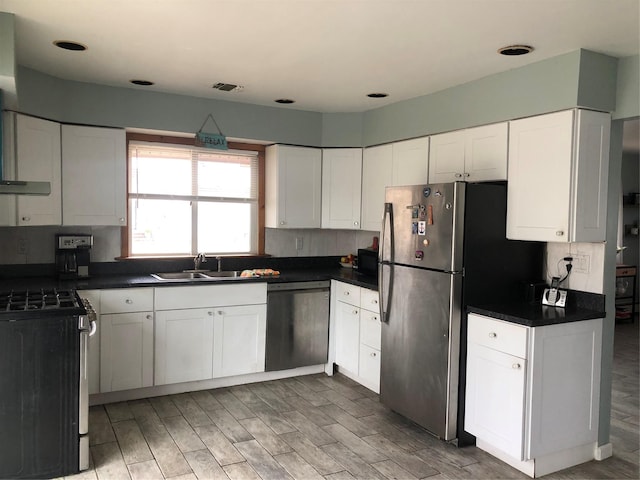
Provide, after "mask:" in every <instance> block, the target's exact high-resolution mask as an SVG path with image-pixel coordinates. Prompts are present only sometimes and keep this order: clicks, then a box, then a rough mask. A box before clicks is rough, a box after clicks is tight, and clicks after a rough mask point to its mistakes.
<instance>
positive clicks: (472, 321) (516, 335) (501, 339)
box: [468, 313, 529, 358]
mask: <svg viewBox="0 0 640 480" xmlns="http://www.w3.org/2000/svg"><path fill="white" fill-rule="evenodd" d="M528 330H529V329H528V328H527V327H522V326H520V325H515V324H513V323H509V322H504V321H501V320H494V319H492V318H488V317H483V316H480V315H474V314H472V313H471V314H469V322H468V342H469V343H476V344H478V345H484V346H486V347H489V348H492V349H494V350H498V351H500V352H505V353H508V354H510V355H514V356H516V357H520V358H527V335H528Z"/></svg>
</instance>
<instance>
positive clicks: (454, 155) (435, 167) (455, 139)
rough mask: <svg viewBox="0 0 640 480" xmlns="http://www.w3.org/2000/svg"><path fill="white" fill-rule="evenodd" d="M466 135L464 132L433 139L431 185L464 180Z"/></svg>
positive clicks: (446, 134) (430, 158) (434, 136)
mask: <svg viewBox="0 0 640 480" xmlns="http://www.w3.org/2000/svg"><path fill="white" fill-rule="evenodd" d="M465 147H466V134H465V132H464V130H461V131H457V132H449V133H441V134H440V135H433V136H432V137H431V147H430V152H429V183H448V182H455V181H456V180H463V179H464V178H463V176H464V155H465Z"/></svg>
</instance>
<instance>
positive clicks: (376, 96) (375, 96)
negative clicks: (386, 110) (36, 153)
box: [367, 92, 389, 98]
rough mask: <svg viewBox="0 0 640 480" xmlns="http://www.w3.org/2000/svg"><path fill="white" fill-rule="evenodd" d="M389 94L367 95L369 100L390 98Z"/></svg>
mask: <svg viewBox="0 0 640 480" xmlns="http://www.w3.org/2000/svg"><path fill="white" fill-rule="evenodd" d="M388 96H389V94H388V93H381V92H379V93H367V97H369V98H384V97H388Z"/></svg>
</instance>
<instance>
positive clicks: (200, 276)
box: [151, 270, 241, 281]
mask: <svg viewBox="0 0 640 480" xmlns="http://www.w3.org/2000/svg"><path fill="white" fill-rule="evenodd" d="M240 273H241V272H240V271H239V270H227V271H223V272H214V271H210V270H206V271H189V270H186V271H184V272H168V273H152V274H151V276H152V277H153V278H156V279H158V280H174V281H175V280H215V279H216V278H234V277H239V276H240Z"/></svg>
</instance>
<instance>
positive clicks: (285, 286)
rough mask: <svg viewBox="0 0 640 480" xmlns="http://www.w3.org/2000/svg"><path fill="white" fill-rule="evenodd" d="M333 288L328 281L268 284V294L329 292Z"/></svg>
mask: <svg viewBox="0 0 640 480" xmlns="http://www.w3.org/2000/svg"><path fill="white" fill-rule="evenodd" d="M330 286H331V282H329V281H328V280H322V281H316V282H283V283H269V284H267V292H270V293H275V292H290V291H293V290H301V291H311V290H323V291H328V290H329V287H330Z"/></svg>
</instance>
